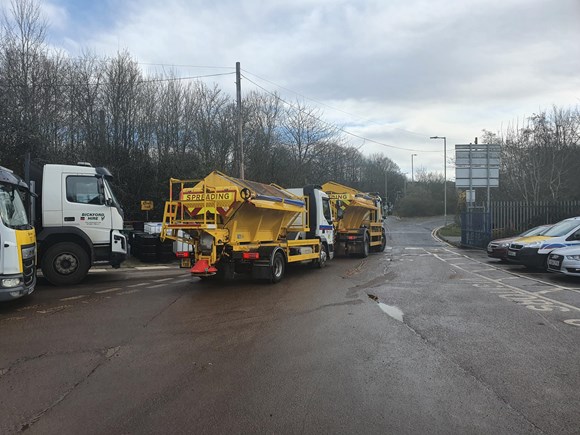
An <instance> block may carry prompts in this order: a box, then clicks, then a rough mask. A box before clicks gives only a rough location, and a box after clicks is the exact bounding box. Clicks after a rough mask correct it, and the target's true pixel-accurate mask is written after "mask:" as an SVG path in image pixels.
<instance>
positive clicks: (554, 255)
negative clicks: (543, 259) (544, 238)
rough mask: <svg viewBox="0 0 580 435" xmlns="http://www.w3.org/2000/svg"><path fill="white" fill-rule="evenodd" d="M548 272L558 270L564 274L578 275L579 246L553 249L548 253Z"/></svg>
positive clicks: (579, 263)
mask: <svg viewBox="0 0 580 435" xmlns="http://www.w3.org/2000/svg"><path fill="white" fill-rule="evenodd" d="M547 263H548V272H558V273H563V274H564V275H570V276H580V247H578V246H569V247H567V248H559V249H554V250H553V251H552V252H551V253H550V255H548V262H547Z"/></svg>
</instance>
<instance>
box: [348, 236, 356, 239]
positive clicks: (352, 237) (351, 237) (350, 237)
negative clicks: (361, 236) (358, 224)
mask: <svg viewBox="0 0 580 435" xmlns="http://www.w3.org/2000/svg"><path fill="white" fill-rule="evenodd" d="M348 240H356V236H348Z"/></svg>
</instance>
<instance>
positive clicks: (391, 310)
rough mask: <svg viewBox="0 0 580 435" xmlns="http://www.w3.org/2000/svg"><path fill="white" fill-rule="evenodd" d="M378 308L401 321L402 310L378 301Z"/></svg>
mask: <svg viewBox="0 0 580 435" xmlns="http://www.w3.org/2000/svg"><path fill="white" fill-rule="evenodd" d="M379 308H380V309H381V310H383V311H384V312H385V313H387V314H388V315H389V316H391V317H392V318H393V319H395V320H398V321H399V322H402V321H403V312H402V311H401V310H399V309H398V308H397V307H395V306H393V305H387V304H383V303H382V302H379Z"/></svg>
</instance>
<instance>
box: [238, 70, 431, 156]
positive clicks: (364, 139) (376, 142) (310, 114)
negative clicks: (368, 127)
mask: <svg viewBox="0 0 580 435" xmlns="http://www.w3.org/2000/svg"><path fill="white" fill-rule="evenodd" d="M242 77H244V78H245V79H246V80H247V81H249V82H250V83H252V84H253V85H254V86H256V87H258V88H260V89H261V90H263V91H264V92H266V93H268V94H270V95H272V96H274V97H275V98H277V99H278V100H280V101H282V102H283V103H284V104H287V105H288V106H290V107H292V108H293V109H296V110H300V108H299V107H297V106H295V105H294V104H292V103H290V102H288V101H286V100H284V99H283V98H281V97H280V96H279V95H277V94H276V93H274V92H272V91H270V90H268V89H266V88H264V87H263V86H261V85H259V84H258V83H256V82H254V81H253V80H252V79H250V78H249V77H247V76H245V75H244V74H242ZM306 115H308V116H310V117H311V118H313V119H316V120H317V121H319V122H321V123H323V124H325V125H328V126H331V127H334V128H336V129H337V130H339V131H341V132H343V133H344V134H347V135H349V136H352V137H356V138H357V139H362V140H363V141H365V142H371V143H373V144H376V145H380V146H384V147H387V148H393V149H397V150H402V151H416V152H420V153H438V152H439V151H435V150H428V151H426V150H419V149H413V148H404V147H399V146H396V145H390V144H386V143H383V142H379V141H377V140H374V139H370V138H368V137H364V136H361V135H358V134H356V133H352V132H350V131H348V130H345V129H344V128H341V127H337V126H336V125H334V124H331V123H329V122H327V121H325V120H323V119H321V118H319V117H318V116H315V115H313V114H312V113H306ZM364 144H365V143H364V142H363V145H364ZM361 147H362V145H361V146H360V147H359V148H361Z"/></svg>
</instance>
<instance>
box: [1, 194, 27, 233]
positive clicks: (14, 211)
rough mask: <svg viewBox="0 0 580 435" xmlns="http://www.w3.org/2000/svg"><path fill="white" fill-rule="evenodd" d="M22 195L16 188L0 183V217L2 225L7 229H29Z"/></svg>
mask: <svg viewBox="0 0 580 435" xmlns="http://www.w3.org/2000/svg"><path fill="white" fill-rule="evenodd" d="M24 195H25V194H24V193H23V192H21V191H20V190H18V189H17V188H16V187H14V186H12V185H10V184H3V183H0V217H1V218H2V223H3V224H4V225H6V226H7V227H9V228H13V229H26V228H29V223H28V216H27V215H26V207H25V206H24Z"/></svg>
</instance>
